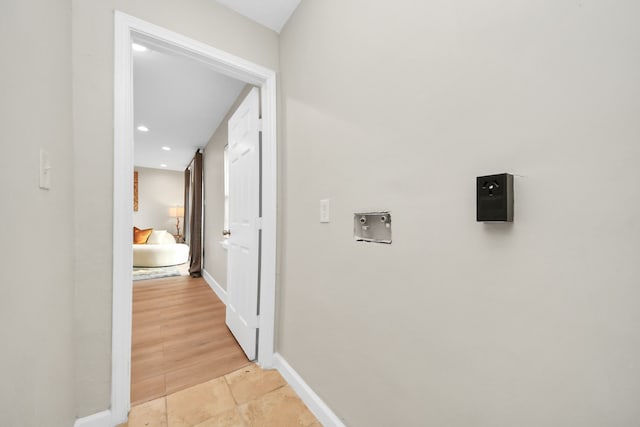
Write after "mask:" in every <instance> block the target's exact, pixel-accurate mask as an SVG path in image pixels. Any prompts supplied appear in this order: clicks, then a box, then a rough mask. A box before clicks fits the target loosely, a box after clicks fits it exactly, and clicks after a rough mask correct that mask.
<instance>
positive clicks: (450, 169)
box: [277, 0, 640, 427]
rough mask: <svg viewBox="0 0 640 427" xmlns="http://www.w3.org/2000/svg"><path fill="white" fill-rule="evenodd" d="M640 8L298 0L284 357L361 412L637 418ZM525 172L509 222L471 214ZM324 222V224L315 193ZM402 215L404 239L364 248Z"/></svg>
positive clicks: (287, 87)
mask: <svg viewBox="0 0 640 427" xmlns="http://www.w3.org/2000/svg"><path fill="white" fill-rule="evenodd" d="M638 16H640V3H638V2H637V1H631V0H621V1H615V2H602V1H595V0H584V1H561V2H558V1H552V0H543V1H511V0H509V1H507V0H490V1H484V2H477V1H470V0H456V1H426V2H416V1H408V0H400V1H395V2H385V1H373V2H372V1H364V0H353V1H348V2H344V1H339V0H323V1H309V0H305V1H303V2H302V3H301V5H300V7H299V8H298V10H297V11H296V12H295V14H294V16H293V18H292V20H291V21H290V22H289V23H288V24H287V26H286V27H285V29H284V30H283V32H282V33H281V36H280V41H281V44H280V49H281V50H280V58H281V62H280V67H281V81H282V86H281V90H282V92H281V95H282V98H281V100H280V101H281V105H282V109H281V111H282V116H283V117H284V120H285V124H284V128H283V133H284V141H281V144H280V148H279V149H280V152H281V153H282V156H283V160H284V165H283V170H282V173H283V176H282V182H283V183H284V184H283V187H284V188H283V196H282V199H281V202H282V204H281V205H280V212H281V215H282V216H281V217H280V224H281V226H282V229H281V237H282V240H281V242H282V258H281V267H282V277H281V281H280V285H281V287H280V294H279V304H278V309H279V328H278V342H277V344H278V345H277V348H278V351H279V352H281V353H282V354H283V356H284V357H285V358H286V360H287V361H288V362H289V363H290V364H291V365H292V367H293V368H294V369H295V370H296V371H297V372H298V373H299V374H300V375H301V376H302V377H303V378H304V379H305V380H306V381H307V383H308V384H309V385H310V386H311V387H312V388H313V389H314V390H315V391H316V392H317V393H318V394H319V395H320V396H321V397H322V398H323V399H325V401H326V402H327V403H328V404H329V406H330V407H331V408H333V409H334V410H335V412H336V413H337V414H338V415H339V416H341V417H342V418H343V419H344V420H345V423H346V425H349V426H352V427H357V426H391V425H398V426H400V425H402V426H424V425H432V426H448V427H463V426H464V427H468V426H474V427H496V426H516V425H517V426H519V427H540V426H581V427H599V426H605V425H606V426H620V427H622V426H630V425H635V424H637V423H638V420H639V419H640V407H639V406H638V405H637V396H638V395H640V368H639V366H638V362H637V361H638V360H640V334H638V325H640V310H638V301H640V287H639V286H638V278H639V277H640V263H639V262H638V254H639V253H640V223H639V221H638V218H640V186H639V185H638V183H639V182H640V168H639V167H638V161H639V159H640V144H639V143H638V141H640V127H639V126H638V112H639V111H640V80H639V79H638V76H639V75H640V55H639V52H640V27H639V26H638V25H637V17H638ZM501 172H511V173H513V174H516V179H515V181H516V182H515V222H514V223H513V224H482V223H476V221H475V177H476V176H480V175H485V174H491V173H501ZM324 198H329V199H330V200H331V223H329V224H321V223H319V200H320V199H324ZM382 209H388V210H391V212H392V217H393V243H392V244H391V245H380V244H367V243H361V242H356V241H354V238H353V235H352V234H353V213H354V212H361V211H377V210H382Z"/></svg>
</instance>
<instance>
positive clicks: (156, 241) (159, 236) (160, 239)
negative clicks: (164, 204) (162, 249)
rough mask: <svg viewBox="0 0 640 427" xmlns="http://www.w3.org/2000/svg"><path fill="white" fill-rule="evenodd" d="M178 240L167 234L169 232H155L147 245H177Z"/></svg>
mask: <svg viewBox="0 0 640 427" xmlns="http://www.w3.org/2000/svg"><path fill="white" fill-rule="evenodd" d="M175 242H176V239H174V237H173V236H172V235H171V234H169V233H168V232H167V230H153V231H152V232H151V235H150V236H149V239H147V245H162V244H171V243H175Z"/></svg>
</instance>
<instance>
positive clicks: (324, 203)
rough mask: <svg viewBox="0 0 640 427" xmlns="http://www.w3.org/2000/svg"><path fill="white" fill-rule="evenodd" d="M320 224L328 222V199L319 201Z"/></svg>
mask: <svg viewBox="0 0 640 427" xmlns="http://www.w3.org/2000/svg"><path fill="white" fill-rule="evenodd" d="M320 222H329V199H322V200H320Z"/></svg>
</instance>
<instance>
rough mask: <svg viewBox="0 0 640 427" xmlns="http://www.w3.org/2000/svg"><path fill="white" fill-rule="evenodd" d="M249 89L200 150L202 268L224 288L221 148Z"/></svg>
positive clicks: (224, 261) (243, 93) (224, 256)
mask: <svg viewBox="0 0 640 427" xmlns="http://www.w3.org/2000/svg"><path fill="white" fill-rule="evenodd" d="M252 87H253V86H251V85H246V86H245V87H244V89H243V90H242V92H240V95H238V98H237V99H236V101H235V102H234V103H233V105H232V106H231V108H230V109H229V112H227V114H226V116H225V117H224V119H222V122H221V123H220V126H218V128H217V129H216V131H215V132H214V133H213V135H212V136H211V139H210V140H209V142H208V143H207V146H206V147H205V149H204V199H205V210H204V269H205V270H207V273H209V274H210V275H211V277H213V278H214V279H215V281H216V282H217V283H218V284H219V285H220V286H221V287H222V288H223V289H227V251H226V250H225V249H224V248H223V247H222V246H221V245H220V242H221V241H222V240H223V236H222V231H223V230H224V147H225V146H226V145H227V143H228V142H229V126H228V124H229V118H230V117H231V116H232V115H233V113H235V112H236V110H237V109H238V106H239V105H240V103H241V102H242V101H243V100H244V98H245V97H246V96H247V94H248V93H249V91H250V90H251V88H252Z"/></svg>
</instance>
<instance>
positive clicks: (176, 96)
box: [133, 41, 245, 171]
mask: <svg viewBox="0 0 640 427" xmlns="http://www.w3.org/2000/svg"><path fill="white" fill-rule="evenodd" d="M137 43H139V44H143V45H144V42H139V41H138V42H137ZM145 46H147V47H148V50H147V51H145V52H137V51H135V50H134V51H133V96H134V147H135V149H134V152H135V154H134V164H135V166H140V167H148V168H155V169H169V170H179V171H183V170H184V169H185V168H186V166H187V165H188V164H189V162H190V161H191V159H192V158H193V155H194V153H195V151H196V150H197V149H198V148H204V147H205V146H206V145H207V142H208V141H209V139H210V138H211V136H212V135H213V133H214V131H215V130H216V129H217V128H218V126H219V125H220V123H221V122H222V119H223V118H224V116H225V115H226V114H227V112H228V111H229V109H230V108H231V105H232V104H233V103H234V101H235V100H236V99H237V97H238V96H239V95H240V92H241V91H242V88H243V87H244V86H245V83H244V82H241V81H239V80H235V79H232V78H230V77H227V76H224V75H222V74H220V73H218V72H216V71H213V70H212V69H210V68H208V67H207V66H206V65H204V64H202V63H200V62H197V61H195V60H193V59H187V58H183V57H180V56H178V55H176V54H171V53H167V52H164V51H162V50H159V49H155V48H154V47H153V46H151V45H149V44H146V45H145ZM141 125H143V126H146V127H147V128H148V129H149V131H148V132H141V131H139V130H137V127H138V126H141ZM162 147H169V148H170V149H171V150H170V151H165V150H163V149H162ZM161 165H166V166H161Z"/></svg>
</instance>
